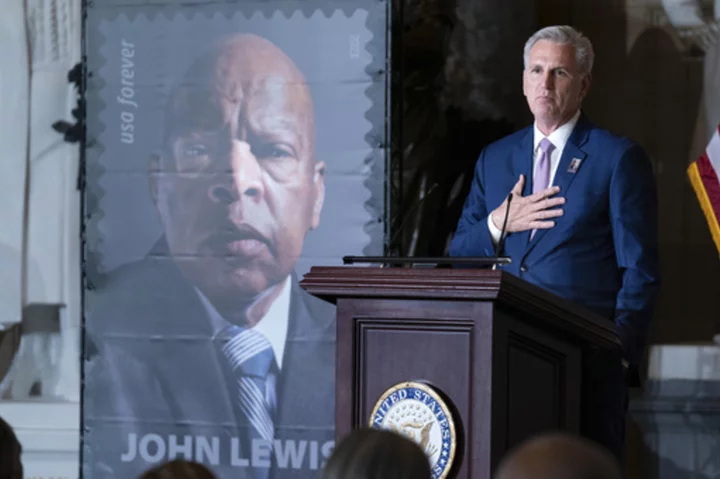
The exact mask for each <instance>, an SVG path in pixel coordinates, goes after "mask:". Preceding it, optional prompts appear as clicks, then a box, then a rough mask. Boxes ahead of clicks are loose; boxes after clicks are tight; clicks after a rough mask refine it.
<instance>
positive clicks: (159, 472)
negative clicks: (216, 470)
mask: <svg viewBox="0 0 720 479" xmlns="http://www.w3.org/2000/svg"><path fill="white" fill-rule="evenodd" d="M139 479H216V477H215V474H213V473H212V472H211V471H210V469H208V468H207V467H205V466H203V465H202V464H199V463H197V462H193V461H185V460H181V459H176V460H174V461H170V462H166V463H164V464H161V465H159V466H156V467H154V468H152V469H148V470H147V471H145V472H144V473H143V474H142V475H141V476H140V478H139Z"/></svg>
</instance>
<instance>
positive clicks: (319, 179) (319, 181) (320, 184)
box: [310, 161, 325, 229]
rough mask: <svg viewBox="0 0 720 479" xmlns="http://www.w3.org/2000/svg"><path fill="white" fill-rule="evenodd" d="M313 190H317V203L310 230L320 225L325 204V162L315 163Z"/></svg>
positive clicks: (314, 206)
mask: <svg viewBox="0 0 720 479" xmlns="http://www.w3.org/2000/svg"><path fill="white" fill-rule="evenodd" d="M313 188H314V189H315V203H314V204H313V211H312V221H311V223H310V229H316V228H317V227H318V226H319V225H320V213H321V212H322V208H323V204H324V203H325V162H324V161H318V162H317V163H315V170H314V171H313Z"/></svg>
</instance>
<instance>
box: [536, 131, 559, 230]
mask: <svg viewBox="0 0 720 479" xmlns="http://www.w3.org/2000/svg"><path fill="white" fill-rule="evenodd" d="M554 149H555V145H553V144H552V143H551V142H550V140H548V139H547V138H543V139H542V140H541V141H540V158H538V163H537V168H535V176H534V177H533V194H534V193H537V192H538V191H542V190H544V189H545V188H547V187H548V186H550V154H551V153H552V151H553V150H554ZM536 231H537V230H532V231H531V232H530V239H533V236H535V232H536Z"/></svg>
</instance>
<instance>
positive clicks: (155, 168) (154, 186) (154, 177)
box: [148, 153, 162, 207]
mask: <svg viewBox="0 0 720 479" xmlns="http://www.w3.org/2000/svg"><path fill="white" fill-rule="evenodd" d="M161 165H162V155H161V154H160V153H153V154H151V155H150V162H149V164H148V170H149V171H148V173H149V174H148V183H149V184H148V186H149V187H150V198H152V201H153V203H154V204H155V206H156V207H157V204H158V173H159V172H160V167H161Z"/></svg>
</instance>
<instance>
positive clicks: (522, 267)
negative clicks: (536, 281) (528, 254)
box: [520, 265, 528, 273]
mask: <svg viewBox="0 0 720 479" xmlns="http://www.w3.org/2000/svg"><path fill="white" fill-rule="evenodd" d="M527 270H528V267H527V266H525V265H522V266H520V271H522V272H523V273H525V272H527Z"/></svg>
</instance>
